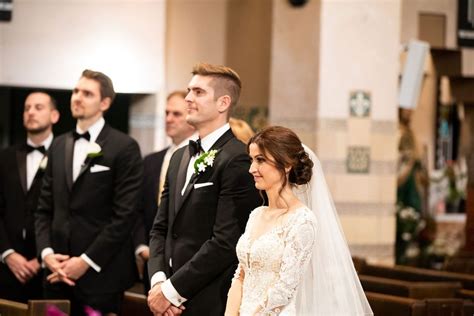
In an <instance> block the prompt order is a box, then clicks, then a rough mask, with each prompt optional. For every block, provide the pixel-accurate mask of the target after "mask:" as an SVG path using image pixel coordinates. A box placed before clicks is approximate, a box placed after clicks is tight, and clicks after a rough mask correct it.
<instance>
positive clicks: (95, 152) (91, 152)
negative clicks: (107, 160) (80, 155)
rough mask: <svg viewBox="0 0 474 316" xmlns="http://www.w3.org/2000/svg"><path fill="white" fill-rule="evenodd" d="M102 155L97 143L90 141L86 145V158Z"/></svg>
mask: <svg viewBox="0 0 474 316" xmlns="http://www.w3.org/2000/svg"><path fill="white" fill-rule="evenodd" d="M100 156H102V148H101V147H100V145H99V144H97V143H95V142H92V143H89V146H88V147H87V158H95V157H100Z"/></svg>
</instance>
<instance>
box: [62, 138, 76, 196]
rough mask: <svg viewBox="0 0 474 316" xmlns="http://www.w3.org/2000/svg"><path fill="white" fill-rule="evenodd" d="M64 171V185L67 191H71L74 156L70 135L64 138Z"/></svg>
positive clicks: (72, 141)
mask: <svg viewBox="0 0 474 316" xmlns="http://www.w3.org/2000/svg"><path fill="white" fill-rule="evenodd" d="M64 150H65V151H64V157H65V158H64V170H66V183H67V187H68V189H69V191H71V189H72V183H73V182H72V157H73V155H74V138H73V137H72V133H69V135H67V136H66V144H65V146H64Z"/></svg>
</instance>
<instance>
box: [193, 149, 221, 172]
mask: <svg viewBox="0 0 474 316" xmlns="http://www.w3.org/2000/svg"><path fill="white" fill-rule="evenodd" d="M217 152H218V150H216V149H213V150H209V151H206V152H205V153H203V154H201V155H200V156H199V157H198V158H197V159H196V161H195V162H194V173H196V174H199V173H201V172H204V171H206V170H207V168H208V167H212V165H213V164H214V159H215V158H216V155H217Z"/></svg>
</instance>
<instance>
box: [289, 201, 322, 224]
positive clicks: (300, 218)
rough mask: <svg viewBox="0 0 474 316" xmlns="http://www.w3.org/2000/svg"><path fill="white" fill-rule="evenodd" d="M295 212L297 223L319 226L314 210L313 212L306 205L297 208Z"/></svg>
mask: <svg viewBox="0 0 474 316" xmlns="http://www.w3.org/2000/svg"><path fill="white" fill-rule="evenodd" d="M294 212H295V216H294V218H295V220H296V221H297V222H299V223H302V224H304V223H311V224H312V225H314V226H316V224H317V220H316V216H315V214H314V212H313V210H311V209H310V208H309V207H307V206H306V205H304V204H302V205H300V206H298V207H297V208H295V210H294Z"/></svg>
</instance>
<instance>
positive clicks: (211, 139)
mask: <svg viewBox="0 0 474 316" xmlns="http://www.w3.org/2000/svg"><path fill="white" fill-rule="evenodd" d="M229 129H230V125H229V123H226V124H225V125H223V126H221V127H219V128H218V129H216V130H215V131H213V132H212V133H210V134H209V135H207V136H206V137H204V138H202V139H201V147H202V149H203V150H204V151H206V152H207V151H209V150H210V149H211V148H212V146H213V145H214V144H215V142H216V141H217V140H218V139H219V138H220V137H221V136H222V135H224V133H225V132H227V131H228V130H229ZM198 156H199V155H197V154H196V155H194V156H193V157H191V159H190V160H189V164H188V169H187V173H186V181H185V184H184V187H183V189H182V190H181V195H184V191H185V190H186V187H187V186H188V183H189V181H190V180H191V177H192V175H193V173H194V162H195V161H196V159H197V158H198ZM172 264H173V262H172V260H171V258H170V262H169V265H170V267H171V266H172ZM159 282H163V284H161V291H162V292H163V295H164V296H165V297H166V299H167V300H168V301H170V302H171V303H172V304H173V305H175V306H180V305H181V304H183V303H184V302H186V301H187V299H186V298H184V297H182V296H181V295H180V294H179V293H178V291H176V289H175V288H174V286H173V284H172V283H171V281H170V279H166V274H165V273H164V272H163V271H158V272H156V273H155V274H154V275H153V276H152V278H151V281H150V284H151V287H153V286H154V285H155V284H156V283H159Z"/></svg>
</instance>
